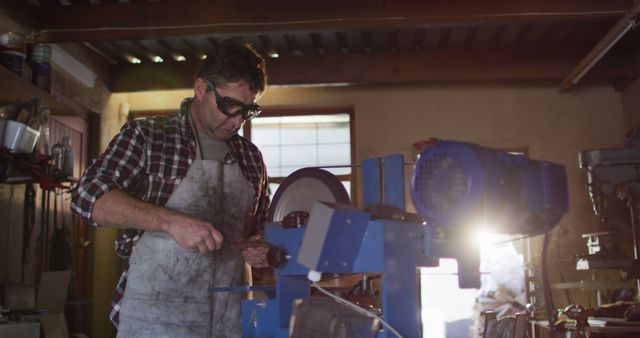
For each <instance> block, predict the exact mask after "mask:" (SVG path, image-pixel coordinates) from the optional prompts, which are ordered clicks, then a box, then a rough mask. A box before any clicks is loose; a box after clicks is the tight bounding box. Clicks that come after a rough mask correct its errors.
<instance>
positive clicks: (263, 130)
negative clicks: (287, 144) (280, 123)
mask: <svg viewBox="0 0 640 338" xmlns="http://www.w3.org/2000/svg"><path fill="white" fill-rule="evenodd" d="M251 141H252V142H253V143H255V144H257V145H260V146H263V145H278V144H280V128H278V127H277V126H276V127H272V126H266V127H265V126H260V127H259V128H256V127H252V128H251Z"/></svg>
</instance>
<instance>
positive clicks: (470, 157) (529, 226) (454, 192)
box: [411, 141, 568, 235]
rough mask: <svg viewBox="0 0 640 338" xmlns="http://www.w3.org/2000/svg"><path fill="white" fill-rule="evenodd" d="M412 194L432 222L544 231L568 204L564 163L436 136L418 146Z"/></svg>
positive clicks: (510, 231)
mask: <svg viewBox="0 0 640 338" xmlns="http://www.w3.org/2000/svg"><path fill="white" fill-rule="evenodd" d="M411 195H412V198H413V202H414V205H415V207H416V209H417V210H418V212H419V213H420V214H421V215H423V216H424V217H425V218H426V220H427V222H428V223H429V224H430V225H432V226H438V227H444V228H454V227H458V228H465V227H469V226H471V225H472V223H479V222H483V223H490V224H492V225H494V226H495V228H494V229H492V230H494V231H495V232H498V233H505V234H530V235H535V234H540V233H543V232H545V231H546V230H548V229H550V228H552V227H553V226H555V225H556V224H557V223H558V222H559V221H560V218H562V215H563V214H564V213H565V212H566V210H567V206H568V192H567V177H566V173H565V170H564V167H563V166H561V165H558V164H554V163H550V162H544V161H535V160H531V159H529V158H526V157H525V156H523V155H516V154H510V153H507V152H505V151H504V150H498V149H492V148H486V147H481V146H478V145H473V144H469V143H464V142H457V141H440V142H438V143H437V144H436V145H435V146H434V147H432V148H427V149H425V150H424V151H423V152H422V154H421V156H420V159H419V160H418V163H417V164H416V168H415V171H414V174H413V177H412V182H411Z"/></svg>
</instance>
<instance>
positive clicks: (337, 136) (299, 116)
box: [245, 109, 353, 196]
mask: <svg viewBox="0 0 640 338" xmlns="http://www.w3.org/2000/svg"><path fill="white" fill-rule="evenodd" d="M352 116H353V114H352V110H351V109H308V110H304V111H302V112H301V111H300V110H280V111H265V112H264V113H263V114H262V115H261V117H259V118H257V119H254V120H252V121H250V123H247V125H248V126H247V128H246V129H245V135H247V136H248V137H249V138H250V139H251V141H252V142H253V143H255V144H256V145H257V146H258V148H259V149H260V150H261V151H262V154H263V156H264V160H265V163H266V165H267V172H268V174H269V177H270V190H271V195H272V196H273V194H274V193H275V191H276V189H277V187H278V186H279V185H280V183H282V181H283V180H284V179H285V178H286V177H287V176H288V175H289V174H291V173H292V172H294V171H296V170H298V169H300V168H306V167H321V168H322V169H325V170H327V171H329V172H331V173H333V174H334V175H336V176H337V177H338V178H339V179H340V180H341V181H342V182H343V184H344V186H345V188H346V189H347V192H349V195H350V196H351V182H352V177H351V175H352V170H351V167H350V165H351V163H352V162H353V161H352V156H353V152H352V138H353V133H352V130H353V128H352V124H353V118H352Z"/></svg>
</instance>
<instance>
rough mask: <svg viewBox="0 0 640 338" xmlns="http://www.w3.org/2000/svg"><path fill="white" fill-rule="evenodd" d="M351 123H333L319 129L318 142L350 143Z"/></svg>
mask: <svg viewBox="0 0 640 338" xmlns="http://www.w3.org/2000/svg"><path fill="white" fill-rule="evenodd" d="M349 138H350V130H349V124H348V123H344V124H339V125H332V126H327V127H323V128H319V129H318V143H350V142H351V140H350V139H349Z"/></svg>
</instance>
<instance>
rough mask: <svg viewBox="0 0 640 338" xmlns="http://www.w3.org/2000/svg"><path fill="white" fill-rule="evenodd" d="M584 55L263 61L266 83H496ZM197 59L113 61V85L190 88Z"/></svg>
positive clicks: (617, 67)
mask: <svg viewBox="0 0 640 338" xmlns="http://www.w3.org/2000/svg"><path fill="white" fill-rule="evenodd" d="M581 56H582V51H581V50H576V51H573V50H566V49H562V50H551V51H547V52H545V53H532V52H531V51H513V52H505V51H495V50H491V49H482V50H470V51H468V52H467V53H457V52H455V51H449V50H443V51H439V50H433V51H429V53H416V52H413V51H397V52H394V53H390V52H386V53H369V54H360V53H351V54H331V55H324V56H317V55H310V56H299V57H296V56H288V57H287V56H284V57H280V58H278V59H268V60H267V71H268V73H269V83H270V84H278V85H291V84H326V83H367V84H406V83H444V82H482V81H484V82H495V81H527V80H550V81H559V80H560V79H562V78H563V77H564V75H565V74H566V71H567V69H568V68H570V67H571V65H572V64H575V62H576V60H579V59H580V57H581ZM632 58H633V56H632V55H626V54H624V55H612V56H611V57H610V58H609V59H608V60H607V62H606V63H605V64H603V65H601V66H600V67H599V68H598V69H597V70H594V73H593V74H592V76H591V77H592V78H594V79H598V78H601V79H604V80H606V81H609V79H611V78H614V77H623V76H625V75H626V74H627V68H628V66H629V64H630V63H632ZM197 64H198V63H197V62H192V61H187V62H183V63H177V62H173V63H172V62H165V63H163V64H151V63H147V64H141V65H116V66H113V68H112V71H113V75H114V77H113V78H114V79H118V83H114V84H113V86H112V90H113V91H116V92H122V91H138V90H147V89H177V88H188V87H189V86H190V85H191V81H192V77H191V76H192V74H193V73H194V71H195V69H196V68H197Z"/></svg>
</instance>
